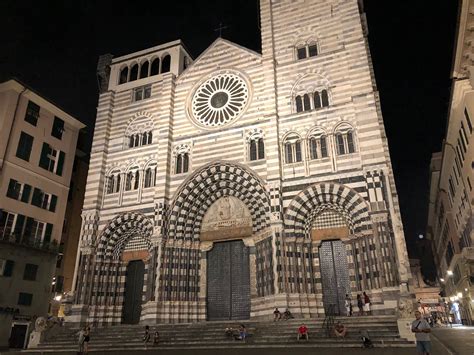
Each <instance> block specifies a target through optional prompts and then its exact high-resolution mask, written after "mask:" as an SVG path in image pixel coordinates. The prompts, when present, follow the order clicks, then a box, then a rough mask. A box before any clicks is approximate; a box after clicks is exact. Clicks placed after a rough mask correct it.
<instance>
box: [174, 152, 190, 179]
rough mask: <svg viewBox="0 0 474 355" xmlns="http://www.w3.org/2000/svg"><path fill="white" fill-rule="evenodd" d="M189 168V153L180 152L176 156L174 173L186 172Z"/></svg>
mask: <svg viewBox="0 0 474 355" xmlns="http://www.w3.org/2000/svg"><path fill="white" fill-rule="evenodd" d="M188 170H189V153H180V154H178V155H177V156H176V174H182V173H187V172H188Z"/></svg>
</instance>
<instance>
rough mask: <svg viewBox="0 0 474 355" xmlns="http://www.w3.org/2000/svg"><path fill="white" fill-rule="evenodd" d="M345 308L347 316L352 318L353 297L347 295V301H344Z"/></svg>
mask: <svg viewBox="0 0 474 355" xmlns="http://www.w3.org/2000/svg"><path fill="white" fill-rule="evenodd" d="M344 306H345V307H346V316H348V317H350V316H352V300H351V296H349V294H348V293H346V299H345V300H344Z"/></svg>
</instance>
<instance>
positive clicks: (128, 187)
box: [125, 171, 133, 191]
mask: <svg viewBox="0 0 474 355" xmlns="http://www.w3.org/2000/svg"><path fill="white" fill-rule="evenodd" d="M132 181H133V172H131V171H129V172H128V173H127V177H126V180H125V191H130V190H131V189H132Z"/></svg>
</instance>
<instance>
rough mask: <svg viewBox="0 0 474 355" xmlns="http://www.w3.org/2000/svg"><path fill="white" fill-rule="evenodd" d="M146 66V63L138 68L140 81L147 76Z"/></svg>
mask: <svg viewBox="0 0 474 355" xmlns="http://www.w3.org/2000/svg"><path fill="white" fill-rule="evenodd" d="M148 65H149V64H148V61H146V62H144V63H142V66H141V67H140V79H142V78H146V77H147V76H148Z"/></svg>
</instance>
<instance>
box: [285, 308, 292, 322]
mask: <svg viewBox="0 0 474 355" xmlns="http://www.w3.org/2000/svg"><path fill="white" fill-rule="evenodd" d="M292 318H294V317H293V315H292V314H291V312H290V310H289V309H288V308H287V309H286V310H285V312H283V319H285V320H288V319H292Z"/></svg>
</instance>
